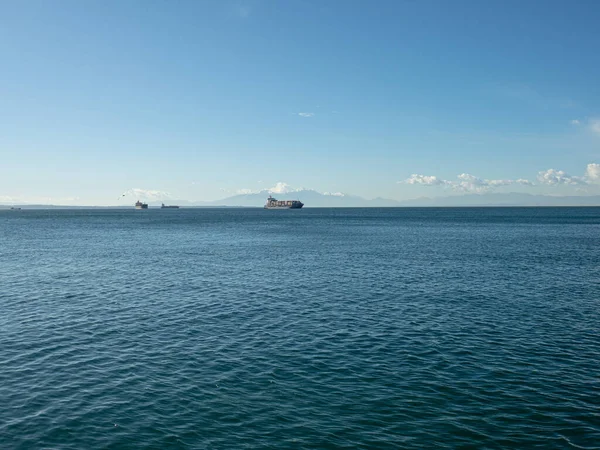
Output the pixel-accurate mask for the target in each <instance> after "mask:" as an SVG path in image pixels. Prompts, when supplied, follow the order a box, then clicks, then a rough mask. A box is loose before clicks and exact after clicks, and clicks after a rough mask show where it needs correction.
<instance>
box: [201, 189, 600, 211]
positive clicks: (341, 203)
mask: <svg viewBox="0 0 600 450" xmlns="http://www.w3.org/2000/svg"><path fill="white" fill-rule="evenodd" d="M271 195H273V196H274V197H277V198H279V197H281V199H282V200H283V199H285V200H288V199H289V200H292V199H299V200H302V202H304V204H305V205H306V207H348V208H352V207H401V206H415V207H417V206H437V207H443V206H600V196H598V195H594V196H566V197H558V196H550V195H532V194H525V193H516V192H513V193H508V194H497V193H493V194H467V195H456V196H448V197H437V198H429V197H421V198H416V199H412V200H404V201H396V200H390V199H386V198H374V199H371V200H367V199H365V198H362V197H359V196H356V195H346V194H322V193H320V192H317V191H313V190H301V191H296V192H291V193H288V194H271ZM268 196H269V192H267V191H264V192H260V193H254V194H243V195H234V196H233V197H228V198H225V199H223V200H219V201H216V202H210V203H206V202H205V203H203V205H204V206H263V205H264V204H265V200H266V198H267V197H268Z"/></svg>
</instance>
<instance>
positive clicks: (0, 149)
mask: <svg viewBox="0 0 600 450" xmlns="http://www.w3.org/2000/svg"><path fill="white" fill-rule="evenodd" d="M599 23H600V2H598V1H595V0H592V1H566V0H565V1H556V0H543V1H542V0H530V1H526V2H523V1H513V0H501V1H492V0H490V1H480V0H476V1H460V0H456V1H452V2H449V1H446V0H440V1H430V0H418V1H417V0H404V1H403V0H391V1H386V0H378V1H376V2H373V1H367V0H364V1H354V0H288V1H275V0H272V1H268V0H247V1H228V0H218V1H208V0H206V1H201V0H193V1H184V0H179V1H166V0H142V1H137V0H127V1H111V0H103V1H99V0H86V1H79V0H73V1H71V0H58V1H54V2H49V1H46V0H27V1H17V0H10V1H8V0H0V202H9V201H19V202H32V203H53V204H81V205H116V204H120V203H123V204H128V203H130V202H132V201H135V200H136V198H134V197H140V196H141V197H142V199H153V198H156V199H163V198H164V199H185V200H190V201H194V200H217V199H221V198H224V197H228V196H230V195H234V194H236V193H240V192H257V191H261V190H264V189H271V190H273V191H275V192H281V193H285V192H288V191H291V190H294V189H300V188H307V189H314V190H317V191H319V192H331V193H339V192H341V193H348V194H353V195H359V196H363V197H365V198H374V197H384V198H390V199H395V200H405V199H411V198H417V197H421V196H429V197H438V196H444V195H464V194H469V193H482V192H529V193H532V194H546V195H592V194H600V165H598V164H600V82H599V80H600V58H599V57H598V51H599V49H600V32H599V31H598V28H599V27H598V24H599ZM123 193H126V195H125V196H124V197H123V196H122V194H123Z"/></svg>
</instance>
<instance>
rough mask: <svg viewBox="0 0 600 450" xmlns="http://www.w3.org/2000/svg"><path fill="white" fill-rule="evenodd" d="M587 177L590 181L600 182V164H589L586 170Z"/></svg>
mask: <svg viewBox="0 0 600 450" xmlns="http://www.w3.org/2000/svg"><path fill="white" fill-rule="evenodd" d="M585 178H586V180H587V181H588V183H594V184H596V183H600V164H596V163H590V164H588V165H587V168H586V170H585Z"/></svg>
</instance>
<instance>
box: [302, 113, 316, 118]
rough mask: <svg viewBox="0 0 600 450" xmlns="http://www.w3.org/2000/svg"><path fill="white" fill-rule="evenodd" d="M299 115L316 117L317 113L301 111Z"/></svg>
mask: <svg viewBox="0 0 600 450" xmlns="http://www.w3.org/2000/svg"><path fill="white" fill-rule="evenodd" d="M298 115H299V116H300V117H314V116H315V113H312V112H300V113H298Z"/></svg>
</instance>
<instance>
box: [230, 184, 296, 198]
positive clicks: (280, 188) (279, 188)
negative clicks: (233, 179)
mask: <svg viewBox="0 0 600 450" xmlns="http://www.w3.org/2000/svg"><path fill="white" fill-rule="evenodd" d="M302 190H304V188H299V189H298V188H294V187H292V186H290V185H289V184H287V183H284V182H283V181H279V182H277V183H275V185H274V186H271V187H270V188H267V189H260V190H256V189H248V188H243V189H238V190H237V191H235V193H236V194H238V195H250V194H261V193H267V194H288V193H290V192H298V191H302Z"/></svg>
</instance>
